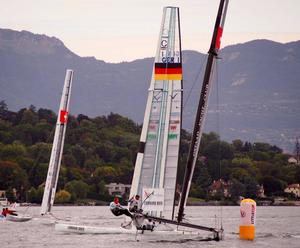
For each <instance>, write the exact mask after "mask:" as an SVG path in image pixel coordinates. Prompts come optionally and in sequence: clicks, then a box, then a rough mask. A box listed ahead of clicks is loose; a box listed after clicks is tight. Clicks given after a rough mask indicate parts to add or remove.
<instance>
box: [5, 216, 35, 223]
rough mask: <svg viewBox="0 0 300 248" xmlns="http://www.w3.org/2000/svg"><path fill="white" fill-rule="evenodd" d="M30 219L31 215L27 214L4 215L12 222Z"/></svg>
mask: <svg viewBox="0 0 300 248" xmlns="http://www.w3.org/2000/svg"><path fill="white" fill-rule="evenodd" d="M31 219H32V217H31V216H29V215H11V214H8V215H7V216H6V220H9V221H13V222H26V221H29V220H31Z"/></svg>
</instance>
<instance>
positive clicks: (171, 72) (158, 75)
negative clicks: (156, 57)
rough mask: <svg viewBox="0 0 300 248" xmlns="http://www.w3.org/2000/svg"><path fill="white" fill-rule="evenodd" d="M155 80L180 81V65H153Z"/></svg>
mask: <svg viewBox="0 0 300 248" xmlns="http://www.w3.org/2000/svg"><path fill="white" fill-rule="evenodd" d="M155 80H182V66H181V63H155Z"/></svg>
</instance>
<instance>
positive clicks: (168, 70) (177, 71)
mask: <svg viewBox="0 0 300 248" xmlns="http://www.w3.org/2000/svg"><path fill="white" fill-rule="evenodd" d="M155 74H182V68H155Z"/></svg>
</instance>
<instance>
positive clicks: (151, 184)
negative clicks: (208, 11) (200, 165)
mask: <svg viewBox="0 0 300 248" xmlns="http://www.w3.org/2000/svg"><path fill="white" fill-rule="evenodd" d="M180 49H181V44H180V37H179V10H178V8H176V7H166V8H164V12H163V18H162V23H161V29H160V35H159V40H158V45H157V52H156V56H155V61H154V64H153V75H152V80H151V83H150V87H149V91H148V100H147V105H146V111H145V116H144V123H143V129H142V134H141V138H140V142H141V144H143V147H142V149H139V152H138V155H137V160H136V164H135V170H134V176H133V180H132V187H131V191H130V197H132V196H133V195H135V194H140V195H141V196H142V199H145V196H146V195H147V194H151V193H152V195H151V196H150V197H149V202H156V206H154V205H151V204H148V203H147V204H145V205H147V207H146V209H149V211H150V212H151V213H152V214H156V215H157V216H165V217H168V218H172V215H173V207H174V194H175V187H176V185H175V184H176V173H177V163H178V152H179V140H180V127H181V105H182V104H181V102H182V100H181V99H182V66H181V50H180ZM140 147H141V146H140ZM156 194H157V196H156ZM170 196H171V197H170ZM153 199H154V200H153ZM150 200H151V201H150ZM158 205H159V206H158ZM144 209H145V208H144ZM151 209H153V210H151Z"/></svg>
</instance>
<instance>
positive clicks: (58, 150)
mask: <svg viewBox="0 0 300 248" xmlns="http://www.w3.org/2000/svg"><path fill="white" fill-rule="evenodd" d="M72 80H73V71H72V70H67V72H66V77H65V83H64V88H63V92H62V97H61V101H60V106H59V113H58V117H57V122H56V128H55V134H54V140H53V146H52V151H51V157H50V162H49V167H48V173H47V179H46V185H45V190H44V195H43V201H42V207H41V215H44V214H47V213H50V211H51V207H52V206H53V203H54V199H55V192H56V186H57V180H58V175H59V169H60V163H61V158H62V153H63V148H64V140H65V133H66V127H67V120H68V113H69V103H70V96H71V87H72Z"/></svg>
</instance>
